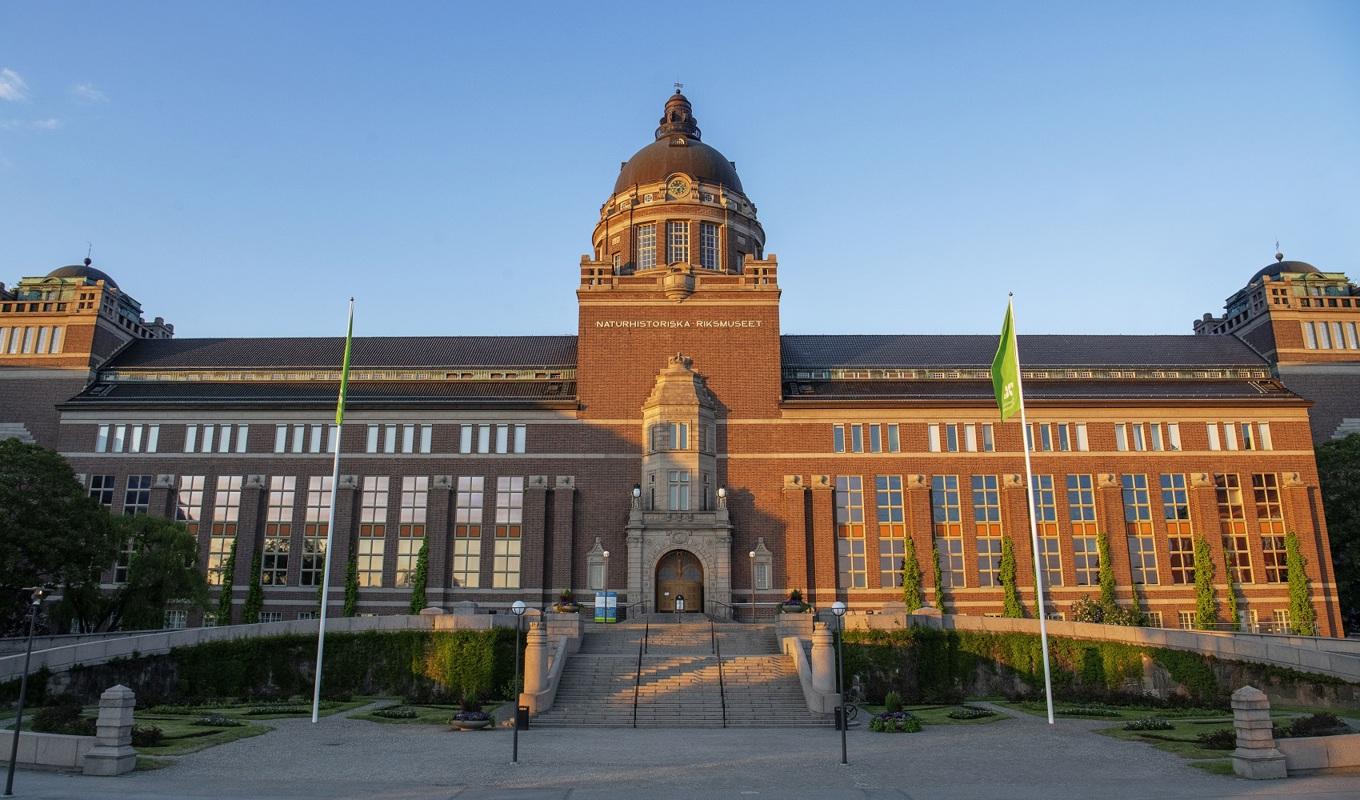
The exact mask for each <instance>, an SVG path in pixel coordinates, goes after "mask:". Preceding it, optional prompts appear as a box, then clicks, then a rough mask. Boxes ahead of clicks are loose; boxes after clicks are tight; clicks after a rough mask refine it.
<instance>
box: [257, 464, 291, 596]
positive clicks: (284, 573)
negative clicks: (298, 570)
mask: <svg viewBox="0 0 1360 800" xmlns="http://www.w3.org/2000/svg"><path fill="white" fill-rule="evenodd" d="M296 495H297V478H295V477H293V476H291V475H275V476H273V477H271V478H270V479H269V506H268V508H267V510H266V512H265V523H264V551H263V553H262V554H261V557H260V583H262V584H264V585H265V586H286V585H288V553H289V551H290V550H291V549H292V543H293V503H294V501H295V499H296Z"/></svg>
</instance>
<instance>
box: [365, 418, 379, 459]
mask: <svg viewBox="0 0 1360 800" xmlns="http://www.w3.org/2000/svg"><path fill="white" fill-rule="evenodd" d="M364 452H365V453H376V452H378V426H377V425H369V426H368V435H367V436H366V437H365V439H364Z"/></svg>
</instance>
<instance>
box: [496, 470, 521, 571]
mask: <svg viewBox="0 0 1360 800" xmlns="http://www.w3.org/2000/svg"><path fill="white" fill-rule="evenodd" d="M523 521H524V478H523V477H500V478H497V479H496V546H495V551H494V552H493V554H492V555H493V558H492V571H491V586H492V587H493V588H496V589H518V588H519V585H520V553H521V546H522V544H523V541H522V536H523Z"/></svg>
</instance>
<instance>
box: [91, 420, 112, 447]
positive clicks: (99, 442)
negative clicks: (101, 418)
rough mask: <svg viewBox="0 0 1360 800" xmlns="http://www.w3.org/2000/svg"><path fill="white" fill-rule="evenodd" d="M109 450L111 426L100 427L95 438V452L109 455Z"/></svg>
mask: <svg viewBox="0 0 1360 800" xmlns="http://www.w3.org/2000/svg"><path fill="white" fill-rule="evenodd" d="M108 450H109V426H108V425H100V426H99V430H98V431H97V432H96V433H95V436H94V451H95V452H96V453H107V452H108Z"/></svg>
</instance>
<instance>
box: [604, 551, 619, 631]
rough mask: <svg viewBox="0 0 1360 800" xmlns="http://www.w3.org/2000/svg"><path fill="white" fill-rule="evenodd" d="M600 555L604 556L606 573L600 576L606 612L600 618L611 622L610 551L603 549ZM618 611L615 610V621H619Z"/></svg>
mask: <svg viewBox="0 0 1360 800" xmlns="http://www.w3.org/2000/svg"><path fill="white" fill-rule="evenodd" d="M600 555H602V556H604V566H603V569H604V575H602V576H600V586H601V589H600V591H602V592H603V593H604V613H603V614H601V615H600V619H602V620H604V621H605V623H608V622H609V551H608V550H603V551H601V552H600ZM616 608H617V606H616ZM618 613H619V612H618V611H615V612H614V621H615V622H617V621H618Z"/></svg>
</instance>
